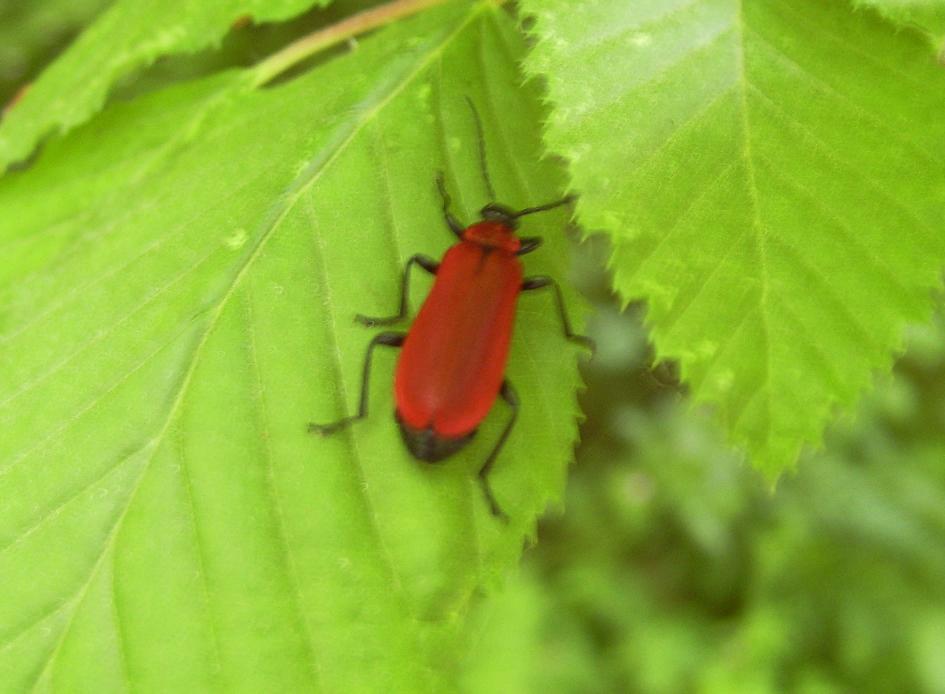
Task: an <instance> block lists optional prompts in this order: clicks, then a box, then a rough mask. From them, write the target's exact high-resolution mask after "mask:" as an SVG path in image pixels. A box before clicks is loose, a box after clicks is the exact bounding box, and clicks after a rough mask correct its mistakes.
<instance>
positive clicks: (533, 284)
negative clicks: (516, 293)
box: [522, 275, 596, 352]
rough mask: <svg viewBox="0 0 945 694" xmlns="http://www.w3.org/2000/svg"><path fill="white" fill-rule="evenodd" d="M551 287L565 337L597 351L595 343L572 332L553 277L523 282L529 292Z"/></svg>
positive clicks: (534, 278)
mask: <svg viewBox="0 0 945 694" xmlns="http://www.w3.org/2000/svg"><path fill="white" fill-rule="evenodd" d="M545 287H551V288H552V289H554V296H555V304H556V305H557V307H558V317H559V318H561V327H563V328H564V336H565V338H567V339H568V340H570V341H571V342H576V343H577V344H579V345H582V346H583V347H587V348H588V349H589V350H591V351H592V352H593V351H594V350H595V349H596V346H595V344H594V341H593V340H592V339H591V338H589V337H587V336H586V335H576V334H575V333H574V332H573V331H572V330H571V321H569V320H568V314H567V313H566V312H565V310H564V298H563V297H562V296H561V287H559V286H558V283H557V282H555V281H554V280H553V279H552V278H551V277H546V276H545V275H536V276H535V277H526V278H525V280H524V281H523V282H522V291H523V292H528V291H531V290H533V289H544V288H545Z"/></svg>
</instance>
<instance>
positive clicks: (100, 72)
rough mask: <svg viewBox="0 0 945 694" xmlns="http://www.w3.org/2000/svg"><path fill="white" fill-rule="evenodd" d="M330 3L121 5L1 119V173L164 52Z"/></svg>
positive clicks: (219, 0)
mask: <svg viewBox="0 0 945 694" xmlns="http://www.w3.org/2000/svg"><path fill="white" fill-rule="evenodd" d="M328 2H329V0H199V1H196V2H189V3H170V2H155V3H142V2H138V0H118V2H116V3H115V4H114V5H112V6H111V7H110V8H109V9H108V10H107V11H106V12H105V13H104V14H102V15H101V16H100V17H99V18H98V19H97V20H96V21H95V22H94V23H93V24H92V25H91V26H90V27H89V28H88V29H87V30H86V31H85V32H84V33H83V34H82V35H81V36H80V37H79V38H78V40H76V41H75V43H73V44H72V45H71V46H70V47H69V48H68V49H67V50H66V52H65V53H64V54H63V55H62V56H60V57H59V58H58V59H57V60H56V62H55V63H53V64H52V65H51V66H50V67H49V68H48V69H47V70H46V71H45V72H44V73H43V75H42V76H41V77H40V78H39V79H38V80H37V81H36V82H35V83H34V84H32V85H30V88H29V90H28V91H27V92H26V93H25V96H24V97H23V100H22V101H21V102H20V103H19V104H18V105H17V107H16V108H15V109H12V110H11V111H10V112H9V113H7V114H6V116H5V117H4V118H3V121H2V122H0V172H3V170H4V169H5V168H6V167H7V166H9V165H10V164H11V163H13V162H16V161H18V160H20V159H23V158H24V157H26V156H28V155H29V154H30V152H32V150H33V148H34V147H35V146H36V144H37V142H39V141H40V139H41V138H42V137H43V136H44V135H46V134H48V133H49V132H50V131H52V130H53V129H55V128H58V130H59V131H60V132H67V131H68V130H71V129H72V128H74V127H75V126H77V125H79V124H80V123H83V122H85V121H86V120H87V119H88V118H89V117H90V116H91V115H92V114H94V113H95V112H96V111H98V110H99V109H100V108H101V107H102V104H103V103H105V97H106V96H107V95H108V91H109V89H110V88H111V86H112V84H113V83H114V82H115V81H116V80H117V79H119V78H120V77H122V76H124V75H127V74H129V73H130V72H132V71H133V70H135V69H136V68H139V67H141V66H143V65H147V64H148V63H150V62H152V61H154V60H155V59H157V58H159V57H160V56H163V55H169V54H172V53H189V52H194V51H197V50H199V49H201V48H204V47H205V46H208V45H211V44H213V43H215V42H217V41H219V40H220V38H221V37H222V36H223V35H224V34H225V33H226V32H227V31H228V30H229V28H230V25H231V24H232V23H233V22H234V21H236V20H237V19H238V18H240V17H243V16H250V17H252V18H253V19H255V20H257V21H260V22H274V21H279V20H283V19H287V18H289V17H291V16H293V15H295V14H298V13H299V12H302V11H303V10H305V9H307V8H308V7H310V6H312V5H314V4H320V5H323V6H324V5H327V4H328Z"/></svg>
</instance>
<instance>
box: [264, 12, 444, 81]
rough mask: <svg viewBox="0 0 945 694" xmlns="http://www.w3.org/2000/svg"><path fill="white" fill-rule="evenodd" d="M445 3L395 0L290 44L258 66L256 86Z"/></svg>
mask: <svg viewBox="0 0 945 694" xmlns="http://www.w3.org/2000/svg"><path fill="white" fill-rule="evenodd" d="M444 2H446V0H393V2H389V3H387V4H385V5H380V6H378V7H374V8H371V9H370V10H365V11H364V12H359V13H358V14H355V15H352V16H351V17H348V18H347V19H344V20H342V21H340V22H338V23H337V24H332V25H331V26H328V27H325V28H324V29H319V30H318V31H315V32H313V33H311V34H309V35H308V36H303V37H302V38H300V39H299V40H298V41H295V42H293V43H290V44H289V45H288V46H286V47H285V48H283V49H282V50H281V51H279V52H278V53H273V54H272V55H271V56H269V57H268V58H266V59H265V60H263V61H262V62H261V63H259V64H258V65H256V67H255V68H254V69H253V73H252V85H253V86H254V87H259V86H261V85H263V84H266V82H269V81H270V80H272V79H273V78H274V77H276V76H278V75H280V74H282V73H283V72H285V71H286V70H288V69H289V68H291V67H292V66H294V65H297V64H298V63H300V62H301V61H303V60H305V59H306V58H308V57H309V56H312V55H314V54H316V53H318V52H319V51H322V50H324V49H326V48H330V47H331V46H335V45H337V44H339V43H341V42H343V41H347V40H348V39H350V38H352V37H354V36H357V35H358V34H363V33H364V32H366V31H371V30H372V29H377V28H378V27H381V26H384V25H386V24H389V23H391V22H393V21H395V20H397V19H401V18H403V17H409V16H410V15H413V14H416V13H418V12H421V11H423V10H425V9H427V8H429V7H433V6H434V5H442V4H443V3H444Z"/></svg>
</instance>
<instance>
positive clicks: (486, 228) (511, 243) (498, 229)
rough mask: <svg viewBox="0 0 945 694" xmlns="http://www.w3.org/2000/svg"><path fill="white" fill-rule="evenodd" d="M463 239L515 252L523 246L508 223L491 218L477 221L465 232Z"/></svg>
mask: <svg viewBox="0 0 945 694" xmlns="http://www.w3.org/2000/svg"><path fill="white" fill-rule="evenodd" d="M463 240H464V241H471V242H473V243H477V244H479V245H480V246H486V247H488V248H497V249H500V250H503V251H506V252H508V253H515V252H516V251H518V250H519V248H521V246H522V242H521V240H520V239H519V238H518V236H516V235H515V231H514V230H513V229H512V228H511V227H509V226H508V225H507V224H503V223H502V222H495V221H490V220H483V221H481V222H476V223H475V224H473V225H472V226H469V227H467V228H466V230H465V231H464V232H463Z"/></svg>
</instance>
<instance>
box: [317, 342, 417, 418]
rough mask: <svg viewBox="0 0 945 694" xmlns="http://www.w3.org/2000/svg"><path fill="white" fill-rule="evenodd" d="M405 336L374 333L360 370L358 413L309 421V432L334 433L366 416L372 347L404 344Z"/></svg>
mask: <svg viewBox="0 0 945 694" xmlns="http://www.w3.org/2000/svg"><path fill="white" fill-rule="evenodd" d="M406 337H407V335H406V333H380V334H379V335H375V336H374V339H373V340H371V343H370V344H369V345H368V348H367V354H365V355H364V367H363V370H362V371H361V400H360V402H359V403H358V413H357V414H356V415H351V416H350V417H342V418H341V419H339V420H338V421H337V422H330V423H328V424H314V423H311V424H309V425H308V430H309V433H312V434H321V435H322V436H327V435H328V434H334V433H335V432H336V431H339V430H340V429H344V428H345V427H347V426H349V425H350V424H352V423H354V422H356V421H358V420H359V419H364V418H365V417H367V413H368V392H369V391H370V384H371V355H372V354H373V353H374V348H375V347H377V346H378V345H384V346H385V347H400V346H401V345H403V344H404V340H405V339H406Z"/></svg>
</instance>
